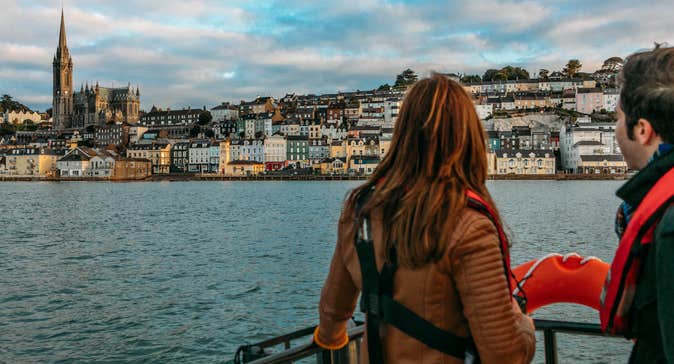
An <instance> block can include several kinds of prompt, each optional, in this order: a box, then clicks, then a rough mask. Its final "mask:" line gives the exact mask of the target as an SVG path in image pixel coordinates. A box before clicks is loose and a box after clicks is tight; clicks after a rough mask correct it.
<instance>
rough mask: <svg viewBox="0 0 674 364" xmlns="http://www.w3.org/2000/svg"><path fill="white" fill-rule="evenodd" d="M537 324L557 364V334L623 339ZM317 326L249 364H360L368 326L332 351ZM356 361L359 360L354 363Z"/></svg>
mask: <svg viewBox="0 0 674 364" xmlns="http://www.w3.org/2000/svg"><path fill="white" fill-rule="evenodd" d="M534 325H535V327H536V330H537V331H543V339H544V340H543V342H544V346H545V363H546V364H556V363H558V358H557V339H556V334H557V333H565V334H577V335H590V336H605V337H619V336H616V335H609V334H605V333H603V332H602V331H601V328H600V326H599V325H598V324H592V323H582V322H566V321H556V320H542V319H535V320H534ZM313 329H314V328H313V327H309V328H306V329H302V330H298V331H295V332H293V333H290V334H287V335H283V336H279V337H276V338H273V339H269V340H266V341H263V342H260V343H257V344H255V346H258V347H260V348H261V349H265V348H269V347H272V346H276V345H280V344H284V347H285V349H286V350H284V351H282V352H279V353H275V354H271V355H269V356H266V357H263V358H260V359H257V360H254V361H250V362H248V363H249V364H281V363H291V362H293V361H296V360H300V359H304V358H308V357H311V356H314V355H315V356H316V360H317V363H321V364H324V363H334V364H342V363H343V364H353V363H356V362H357V359H358V352H359V344H360V340H361V339H362V337H363V332H364V325H359V326H356V327H353V328H351V329H349V330H348V331H347V334H348V336H349V345H347V346H346V347H345V348H344V349H341V350H337V351H330V350H326V349H323V348H320V347H319V346H317V345H316V344H314V343H313V342H311V341H309V339H308V338H307V336H309V335H310V334H311V333H312V332H313ZM302 338H304V339H305V340H307V341H305V343H303V344H301V345H297V346H295V347H290V343H291V341H293V340H299V339H302ZM354 360H355V361H354Z"/></svg>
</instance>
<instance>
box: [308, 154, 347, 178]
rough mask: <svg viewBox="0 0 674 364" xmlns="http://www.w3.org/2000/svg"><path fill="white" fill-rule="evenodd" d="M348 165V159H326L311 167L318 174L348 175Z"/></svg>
mask: <svg viewBox="0 0 674 364" xmlns="http://www.w3.org/2000/svg"><path fill="white" fill-rule="evenodd" d="M347 167H348V164H347V163H346V158H324V159H322V160H320V161H318V162H317V163H314V164H312V165H311V168H313V170H314V171H315V172H316V173H320V174H326V175H331V174H346V173H347V169H348V168H347Z"/></svg>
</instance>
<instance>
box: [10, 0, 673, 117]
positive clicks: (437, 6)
mask: <svg viewBox="0 0 674 364" xmlns="http://www.w3.org/2000/svg"><path fill="white" fill-rule="evenodd" d="M0 8H1V9H2V12H0V93H2V94H4V93H9V94H11V95H12V96H14V97H15V99H17V100H19V101H22V102H24V103H26V104H28V105H29V106H31V107H33V108H35V109H39V110H44V109H46V108H47V107H50V106H51V95H52V69H51V62H52V57H53V55H54V52H55V50H56V46H57V44H58V30H59V21H60V13H61V2H60V1H58V0H0ZM64 9H65V19H66V32H67V36H68V46H69V48H70V53H71V55H72V57H73V62H74V77H73V82H74V84H75V85H76V88H77V89H79V86H80V84H81V83H83V82H86V81H89V82H92V83H95V82H96V81H99V83H100V84H101V85H102V86H111V85H113V84H114V85H115V86H119V85H127V83H128V82H131V83H132V84H133V85H140V89H141V102H142V105H141V106H142V108H145V109H149V108H150V107H151V106H152V105H157V106H161V107H173V108H178V107H183V106H187V105H191V106H192V107H201V106H203V105H206V106H207V107H212V106H213V105H215V104H218V103H220V102H222V101H234V102H238V101H239V100H241V99H251V98H253V97H255V96H256V95H271V96H275V97H279V96H283V95H284V94H285V93H286V92H296V93H326V92H336V91H351V90H355V89H369V88H374V87H377V86H378V85H380V84H382V83H386V82H388V83H392V82H393V80H394V79H395V75H396V74H398V73H400V72H401V71H402V70H403V69H405V68H408V67H409V68H412V69H414V70H415V71H417V72H418V73H419V74H421V75H427V74H428V73H429V72H430V71H431V70H435V71H440V72H460V73H479V74H482V73H483V72H484V70H486V69H487V68H500V67H502V66H505V65H507V64H511V65H514V66H523V67H525V68H527V69H528V70H529V71H530V72H531V73H532V75H533V73H535V72H537V71H538V69H539V68H548V69H550V70H557V69H561V68H562V67H563V65H564V64H565V63H566V61H567V60H568V59H570V58H578V59H580V60H581V62H582V63H583V70H585V71H593V70H595V69H596V68H597V67H599V66H600V65H601V63H602V61H603V60H604V59H606V58H609V57H611V56H615V55H617V56H626V55H628V54H630V53H632V52H633V51H635V50H638V49H644V48H648V47H651V46H652V44H653V42H654V41H658V42H664V41H668V42H669V43H670V44H673V43H674V39H672V38H673V37H674V22H672V21H671V15H672V12H673V10H674V6H673V5H672V2H671V0H662V1H641V2H637V1H633V0H629V1H627V0H596V1H595V0H593V1H586V0H547V1H515V0H505V1H501V0H469V1H436V0H408V1H404V0H388V1H385V0H337V1H329V2H328V1H317V0H260V1H238V0H226V1H215V0H213V1H190V0H183V1H171V0H134V1H130V0H117V1H109V0H64Z"/></svg>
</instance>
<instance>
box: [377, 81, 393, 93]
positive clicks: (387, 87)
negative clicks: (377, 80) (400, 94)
mask: <svg viewBox="0 0 674 364" xmlns="http://www.w3.org/2000/svg"><path fill="white" fill-rule="evenodd" d="M390 90H391V85H389V84H388V83H385V84H383V85H381V86H379V87H377V91H390Z"/></svg>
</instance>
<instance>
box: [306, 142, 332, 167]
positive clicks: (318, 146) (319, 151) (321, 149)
mask: <svg viewBox="0 0 674 364" xmlns="http://www.w3.org/2000/svg"><path fill="white" fill-rule="evenodd" d="M329 157H330V144H328V141H327V138H322V139H311V140H309V160H311V163H312V164H314V163H319V162H320V161H321V160H323V159H325V158H329Z"/></svg>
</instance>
